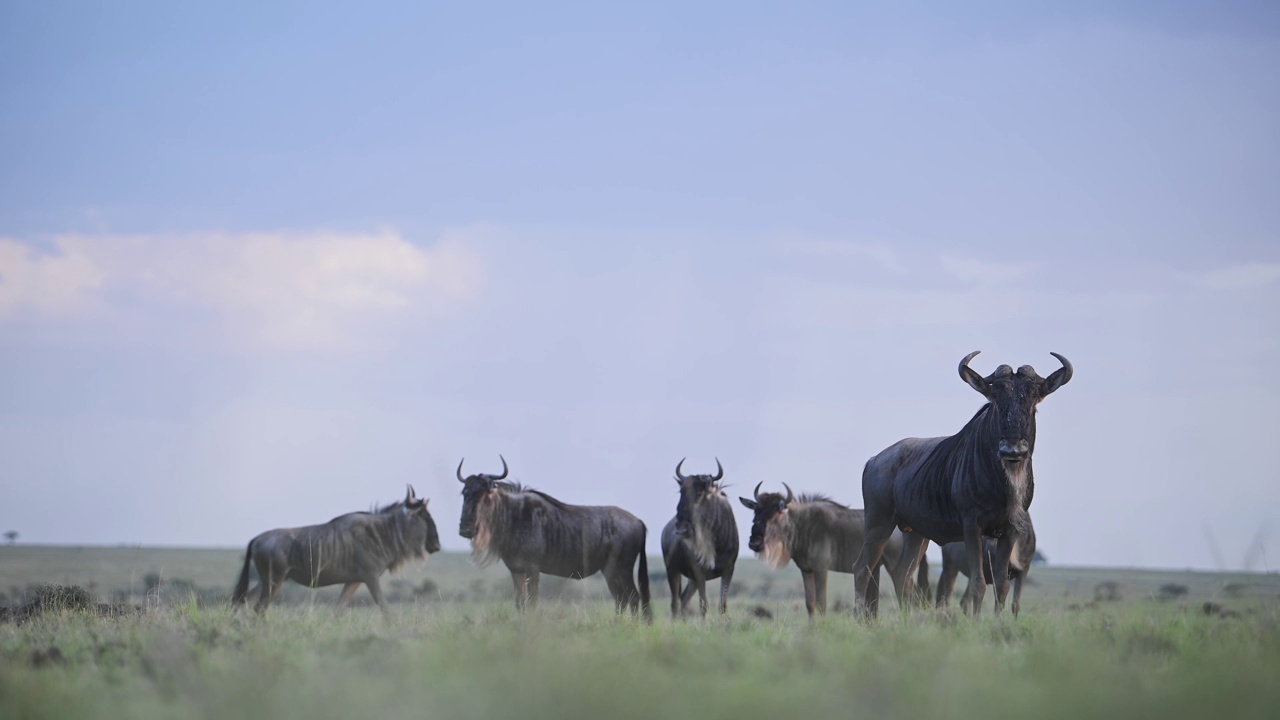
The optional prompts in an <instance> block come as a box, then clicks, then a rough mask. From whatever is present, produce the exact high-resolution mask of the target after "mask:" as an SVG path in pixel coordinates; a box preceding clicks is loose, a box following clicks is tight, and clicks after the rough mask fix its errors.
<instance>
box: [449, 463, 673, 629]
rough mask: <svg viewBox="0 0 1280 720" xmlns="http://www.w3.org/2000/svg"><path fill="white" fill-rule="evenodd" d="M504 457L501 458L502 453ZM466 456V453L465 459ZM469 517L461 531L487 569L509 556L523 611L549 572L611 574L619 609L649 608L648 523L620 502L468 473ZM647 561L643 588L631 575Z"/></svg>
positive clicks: (465, 514)
mask: <svg viewBox="0 0 1280 720" xmlns="http://www.w3.org/2000/svg"><path fill="white" fill-rule="evenodd" d="M501 457H502V456H499V458H501ZM464 461H465V458H464ZM457 475H458V482H460V483H462V518H461V520H460V521H459V523H458V534H459V535H461V536H462V537H464V538H466V539H468V540H470V541H471V556H472V558H473V559H474V560H475V562H476V564H477V565H480V566H481V567H483V566H485V565H488V564H489V563H492V562H493V561H494V560H499V559H500V560H502V562H503V564H505V565H506V566H507V569H508V570H510V571H511V581H512V582H513V583H514V584H515V591H516V608H518V609H520V610H523V609H524V608H525V606H526V605H529V606H536V605H537V604H538V580H539V575H540V574H541V573H547V574H548V575H555V576H557V577H564V578H574V579H581V578H585V577H588V576H590V575H594V574H596V573H598V572H599V573H603V574H604V579H605V584H606V585H608V587H609V594H610V595H612V596H613V600H614V604H615V606H616V608H617V610H618V612H622V610H623V609H624V608H630V609H631V613H632V614H633V615H634V614H635V613H636V612H637V611H638V610H643V611H644V616H645V618H646V619H648V618H652V617H653V611H652V609H651V608H650V607H649V563H648V560H647V559H646V558H645V553H644V542H645V534H646V529H645V526H644V523H643V522H641V521H640V519H639V518H637V517H636V516H635V515H632V514H631V513H629V512H627V511H626V510H623V509H622V508H617V507H612V506H608V507H600V506H590V505H570V504H568V503H564V502H561V501H559V500H557V499H555V498H553V497H551V496H550V495H548V494H546V493H544V492H539V491H537V490H531V489H528V488H525V487H522V486H521V485H519V484H518V483H512V482H503V481H504V479H505V478H506V477H507V461H506V459H505V458H503V459H502V474H501V475H486V474H477V475H470V476H467V477H465V478H464V477H463V476H462V463H461V462H460V463H458V470H457ZM637 558H639V561H640V567H639V572H638V580H639V588H638V589H637V587H636V581H635V579H633V578H632V576H631V571H632V567H633V566H634V565H635V564H636V559H637Z"/></svg>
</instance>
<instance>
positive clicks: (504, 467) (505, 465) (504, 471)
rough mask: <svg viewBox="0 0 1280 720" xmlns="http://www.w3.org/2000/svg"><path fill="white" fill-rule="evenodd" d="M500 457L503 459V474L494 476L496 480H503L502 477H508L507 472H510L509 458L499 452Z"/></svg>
mask: <svg viewBox="0 0 1280 720" xmlns="http://www.w3.org/2000/svg"><path fill="white" fill-rule="evenodd" d="M498 459H499V460H501V461H502V474H501V475H499V476H498V477H496V478H494V480H502V479H504V478H506V477H507V472H508V470H507V459H506V458H504V457H502V455H501V454H499V455H498Z"/></svg>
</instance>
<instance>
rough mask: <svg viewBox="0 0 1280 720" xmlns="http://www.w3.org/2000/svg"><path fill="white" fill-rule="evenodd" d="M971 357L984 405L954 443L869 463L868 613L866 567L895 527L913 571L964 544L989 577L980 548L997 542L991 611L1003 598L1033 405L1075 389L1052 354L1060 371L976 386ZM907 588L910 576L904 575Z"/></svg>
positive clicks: (927, 444)
mask: <svg viewBox="0 0 1280 720" xmlns="http://www.w3.org/2000/svg"><path fill="white" fill-rule="evenodd" d="M977 354H978V353H977V352H972V353H969V354H968V355H966V356H965V357H964V359H963V360H961V361H960V377H961V379H963V380H964V381H965V382H966V383H968V384H969V386H970V387H972V388H973V389H974V390H977V391H978V392H979V393H981V394H982V396H983V397H985V398H986V399H987V403H986V404H985V405H983V406H982V408H981V409H980V410H978V412H977V414H975V415H974V416H973V418H972V419H971V420H969V422H968V424H966V425H965V426H964V428H962V429H961V430H960V432H958V433H956V434H955V435H950V436H947V437H935V438H907V439H905V440H900V441H898V442H897V443H895V444H893V445H891V446H889V447H888V448H886V449H885V450H883V451H881V452H880V454H878V455H876V456H875V457H873V458H871V459H870V460H868V461H867V464H866V467H865V468H863V471H862V499H863V503H864V505H865V506H866V519H867V534H866V537H865V538H864V539H863V543H862V553H861V555H860V557H859V559H858V563H857V565H856V566H855V568H854V584H855V585H854V586H855V592H856V595H857V597H858V599H859V601H860V602H862V603H864V607H866V608H867V609H868V610H870V611H872V612H874V607H872V606H871V605H870V602H869V600H870V598H869V596H868V595H867V591H868V588H869V585H870V581H871V568H874V567H875V566H876V565H877V564H879V562H880V557H881V555H882V554H883V552H884V547H885V545H886V544H887V543H888V542H889V538H890V536H891V535H892V533H893V529H894V528H895V527H898V528H901V529H902V531H903V533H904V535H905V540H904V542H903V552H905V553H907V554H908V556H909V557H912V558H914V560H913V562H917V561H918V559H919V557H920V556H921V555H922V554H923V553H924V550H925V547H926V546H927V545H928V543H929V541H930V540H932V541H933V542H936V543H938V544H939V545H943V544H946V543H950V542H956V541H958V540H963V541H964V543H965V554H966V556H967V558H968V561H969V568H970V570H971V571H973V572H974V573H975V574H978V573H982V574H983V575H984V576H985V574H986V572H987V571H986V569H985V564H984V560H983V555H984V553H983V552H982V550H983V542H982V539H983V538H984V537H994V538H996V539H997V542H996V547H995V551H994V552H993V553H992V556H991V566H992V567H991V570H992V576H993V577H994V578H995V586H996V603H995V606H996V612H1000V611H1001V610H1002V609H1003V608H1004V602H1005V597H1006V596H1007V595H1008V592H1009V574H1008V573H1009V557H1010V555H1011V554H1012V553H1013V543H1014V540H1015V539H1017V537H1018V535H1019V533H1020V532H1021V531H1022V528H1024V527H1025V526H1026V525H1027V523H1028V522H1029V516H1028V515H1027V509H1028V508H1029V507H1031V498H1032V495H1033V493H1034V490H1035V482H1034V477H1035V476H1034V474H1033V473H1032V468H1031V454H1032V452H1033V451H1034V450H1035V443H1036V418H1035V411H1036V405H1037V403H1039V402H1040V401H1041V400H1043V399H1044V398H1046V397H1048V396H1049V394H1050V393H1052V392H1053V391H1055V390H1057V389H1058V388H1060V387H1062V386H1063V385H1065V384H1067V382H1068V381H1070V380H1071V374H1072V367H1071V363H1070V362H1068V361H1067V359H1066V358H1065V357H1063V356H1061V355H1059V354H1057V353H1050V354H1051V355H1053V356H1054V357H1055V358H1057V359H1058V362H1060V363H1062V367H1061V368H1059V369H1057V370H1055V371H1054V372H1053V373H1052V374H1050V375H1049V377H1047V378H1041V377H1040V376H1039V375H1037V374H1036V371H1035V369H1034V368H1032V367H1031V366H1030V365H1023V366H1022V367H1020V368H1018V371H1017V372H1014V371H1013V368H1011V367H1009V366H1008V365H1001V366H999V367H998V368H996V370H995V372H993V373H991V374H990V375H988V376H987V377H985V378H984V377H982V376H981V375H979V374H978V373H977V372H975V371H974V370H972V369H971V368H970V367H969V361H970V360H972V359H973V357H974V356H975V355H977ZM908 582H910V576H908ZM985 594H986V583H980V582H975V583H970V584H969V589H968V591H967V594H966V597H967V600H968V603H967V607H968V608H969V609H970V610H971V612H973V614H975V615H977V614H978V613H980V612H981V610H982V598H983V596H984V595H985Z"/></svg>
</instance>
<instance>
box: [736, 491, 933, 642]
mask: <svg viewBox="0 0 1280 720" xmlns="http://www.w3.org/2000/svg"><path fill="white" fill-rule="evenodd" d="M763 484H764V483H760V485H763ZM760 485H756V489H755V491H754V492H753V493H752V499H747V498H744V497H740V498H738V500H739V501H741V502H742V504H743V505H745V506H746V507H747V509H748V510H751V511H752V512H753V513H755V516H754V517H753V518H752V521H751V538H750V539H749V540H748V541H747V547H748V548H750V549H751V551H752V552H755V553H756V554H758V555H759V556H760V559H761V560H763V561H764V563H765V564H766V565H768V566H770V567H772V568H773V569H775V570H777V569H779V568H783V567H786V565H787V563H788V562H795V564H796V567H798V568H800V576H801V578H802V579H803V580H804V606H805V609H807V610H808V611H809V617H810V618H812V617H813V615H814V613H815V612H816V613H819V614H824V613H826V612H827V573H828V572H830V571H834V572H838V573H851V572H853V565H854V562H855V561H857V559H858V551H859V550H860V549H861V548H862V537H863V532H864V526H865V521H864V518H863V512H862V510H857V509H854V508H850V507H846V506H844V505H841V504H840V503H837V502H836V501H834V500H832V499H830V498H828V497H825V496H823V495H816V494H803V495H800V496H799V497H796V495H795V493H793V492H792V491H791V486H790V485H787V484H786V483H783V484H782V486H783V487H785V488H786V489H787V494H786V495H783V494H781V493H765V494H763V495H761V494H760ZM911 560H912V559H911V558H909V557H907V556H906V555H904V554H903V552H902V533H900V532H898V531H897V530H896V529H895V530H894V532H893V534H892V535H891V536H890V538H889V542H888V543H887V544H886V545H885V549H884V554H883V556H882V558H881V562H880V565H878V566H876V568H875V573H876V576H875V577H876V579H877V581H878V579H879V572H880V568H881V567H887V568H888V569H889V576H890V577H891V578H892V579H893V587H894V590H895V591H896V592H897V593H898V602H899V603H901V602H903V601H904V600H903V595H902V592H903V590H904V587H905V585H906V583H905V580H906V578H907V572H908V571H909V570H910V569H911ZM928 573H929V565H928V563H927V562H925V561H923V559H922V560H921V563H920V571H919V577H918V579H917V583H916V586H915V592H916V593H917V594H916V595H915V596H913V598H912V600H914V601H921V600H926V599H927V598H928V596H929V575H928ZM876 584H877V585H878V582H877V583H876ZM878 595H879V593H878V592H872V602H873V603H874V602H875V599H876V598H877V597H878Z"/></svg>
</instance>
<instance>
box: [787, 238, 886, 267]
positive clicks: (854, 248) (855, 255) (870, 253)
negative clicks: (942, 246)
mask: <svg viewBox="0 0 1280 720" xmlns="http://www.w3.org/2000/svg"><path fill="white" fill-rule="evenodd" d="M780 249H781V250H782V252H784V253H787V254H791V255H800V256H804V257H811V258H816V259H819V260H834V261H843V262H852V263H859V262H863V261H867V260H870V261H872V262H874V263H875V264H877V265H879V266H880V267H881V268H882V269H884V270H889V271H891V272H895V273H902V272H906V266H904V265H903V263H902V260H901V259H900V258H899V257H898V253H897V252H896V251H895V250H894V249H893V248H891V247H889V246H888V245H881V244H877V243H859V242H851V241H842V240H805V239H796V240H786V241H783V242H782V243H781V244H780Z"/></svg>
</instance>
